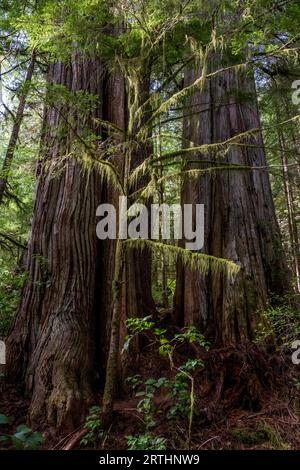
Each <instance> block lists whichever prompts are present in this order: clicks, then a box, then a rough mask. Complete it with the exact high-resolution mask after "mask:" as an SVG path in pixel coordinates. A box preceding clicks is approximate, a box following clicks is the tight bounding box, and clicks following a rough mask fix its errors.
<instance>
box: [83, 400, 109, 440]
mask: <svg viewBox="0 0 300 470" xmlns="http://www.w3.org/2000/svg"><path fill="white" fill-rule="evenodd" d="M100 413H101V408H100V407H99V406H92V407H91V408H90V411H89V414H88V416H87V417H86V420H85V424H84V429H85V430H86V431H87V433H86V434H85V436H84V437H83V438H82V439H81V441H80V445H81V446H91V445H94V444H95V443H96V441H97V440H98V439H100V438H102V437H103V430H102V423H101V418H100Z"/></svg>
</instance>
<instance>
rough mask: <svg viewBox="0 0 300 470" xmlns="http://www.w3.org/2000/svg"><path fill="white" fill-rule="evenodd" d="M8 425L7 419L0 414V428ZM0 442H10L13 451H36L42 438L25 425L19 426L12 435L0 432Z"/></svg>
mask: <svg viewBox="0 0 300 470" xmlns="http://www.w3.org/2000/svg"><path fill="white" fill-rule="evenodd" d="M8 424H9V418H8V417H7V416H5V415H3V414H0V426H1V425H2V426H6V425H8ZM0 442H10V443H11V444H12V445H13V447H14V449H15V450H37V449H39V447H40V446H41V444H42V442H43V436H42V434H41V433H39V432H35V431H33V430H32V429H30V428H29V427H28V426H26V425H25V424H21V425H20V426H18V427H17V429H16V431H15V432H14V433H13V434H6V433H3V432H0Z"/></svg>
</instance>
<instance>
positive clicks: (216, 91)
mask: <svg viewBox="0 0 300 470" xmlns="http://www.w3.org/2000/svg"><path fill="white" fill-rule="evenodd" d="M221 67H222V64H221V61H220V60H219V59H217V57H216V56H215V57H214V59H213V60H212V61H211V71H213V70H217V69H218V68H221ZM200 73H201V70H200V68H198V69H197V68H196V67H195V68H194V69H189V70H186V72H185V79H184V85H185V86H186V85H189V84H191V83H192V82H193V81H194V80H195V79H196V78H198V77H199V74H200ZM185 114H186V115H187V116H186V117H185V118H184V131H183V137H184V142H185V143H186V142H187V141H190V142H191V145H201V144H212V143H216V142H224V141H226V140H227V139H229V138H231V137H233V136H237V135H238V134H240V133H242V132H245V131H248V130H250V129H257V128H259V127H260V121H259V114H258V108H257V102H256V93H255V83H254V77H253V75H252V73H251V72H249V71H248V72H247V73H246V72H238V71H237V70H235V69H230V70H226V71H224V72H222V73H220V74H218V75H216V76H214V77H212V78H211V79H207V81H206V84H205V86H204V89H203V90H202V91H196V92H194V93H193V94H192V95H190V96H189V97H188V99H187V101H186V106H185ZM190 160H193V162H192V161H190V162H188V164H187V168H202V169H207V168H211V167H215V166H219V167H220V165H221V164H222V162H223V163H225V164H235V165H241V166H243V167H245V166H247V167H248V166H250V167H254V168H255V167H256V169H254V170H247V169H244V170H242V169H232V168H231V169H230V170H229V169H227V170H226V169H225V168H226V167H225V168H224V169H222V170H215V171H212V172H211V171H208V172H204V173H203V174H202V175H201V176H200V177H199V178H198V179H197V180H193V181H191V180H188V179H185V181H184V185H183V189H182V203H203V204H204V205H205V244H204V248H203V252H204V253H208V254H211V255H213V256H216V257H221V258H227V259H230V260H233V261H234V262H236V263H238V264H239V265H240V267H241V270H240V272H239V274H238V275H237V276H236V277H235V278H232V277H230V276H226V275H224V274H214V273H210V274H209V275H207V276H203V275H201V274H200V273H197V272H196V273H195V272H191V271H189V270H188V269H186V268H184V267H182V266H178V276H177V290H176V295H175V316H176V321H177V323H179V324H195V325H197V326H198V327H199V328H200V329H201V330H202V331H203V332H205V333H206V334H207V335H208V336H209V337H210V338H211V339H212V340H213V341H214V342H215V343H217V344H223V345H227V346H228V345H230V344H232V345H235V344H238V343H244V342H248V341H249V340H252V339H253V338H254V335H255V329H256V326H257V324H258V323H259V321H260V319H261V318H260V314H259V312H260V311H261V310H262V309H264V308H265V307H266V303H267V299H268V295H269V294H271V293H273V294H282V293H284V291H285V289H286V286H287V285H288V280H287V272H286V266H285V263H284V261H283V254H282V247H281V239H280V233H279V228H278V224H277V221H276V217H275V211H274V205H273V201H272V194H271V188H270V182H269V176H268V171H267V168H266V159H265V154H264V148H263V140H262V136H261V133H260V132H255V133H253V134H252V135H249V136H248V138H247V139H245V138H244V139H242V140H240V141H239V143H238V144H235V145H230V146H224V147H223V156H220V155H218V152H217V151H216V150H214V151H212V150H211V151H210V152H209V153H198V154H197V155H195V154H193V155H192V156H191V157H190ZM259 167H261V168H259Z"/></svg>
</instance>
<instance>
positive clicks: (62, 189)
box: [7, 55, 103, 429]
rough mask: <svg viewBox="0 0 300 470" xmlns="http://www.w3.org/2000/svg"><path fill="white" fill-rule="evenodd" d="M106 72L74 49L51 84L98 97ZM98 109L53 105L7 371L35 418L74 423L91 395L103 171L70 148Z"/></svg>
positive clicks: (58, 423)
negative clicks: (86, 166) (85, 164)
mask: <svg viewBox="0 0 300 470" xmlns="http://www.w3.org/2000/svg"><path fill="white" fill-rule="evenodd" d="M102 72H103V67H102V65H101V63H100V62H99V61H97V60H88V59H83V58H82V57H80V56H78V55H76V57H74V58H73V60H72V62H71V63H70V64H62V63H56V64H54V65H53V66H51V68H50V73H49V84H50V85H51V84H54V85H63V86H65V87H66V89H67V90H69V91H70V92H72V93H75V92H78V91H84V92H87V93H90V94H92V95H94V96H96V97H100V96H101V95H102ZM93 117H102V116H101V110H100V104H99V102H97V103H96V106H95V110H94V111H91V112H90V116H82V115H81V114H80V113H79V112H78V111H74V108H72V107H71V105H70V106H69V105H64V106H61V105H59V104H58V105H56V104H54V105H53V106H50V107H48V109H47V112H46V116H45V119H46V129H45V136H44V142H43V154H44V159H43V161H42V163H41V171H40V177H39V181H38V185H37V191H36V201H35V208H34V216H33V221H32V229H31V235H30V240H29V248H28V256H27V266H26V268H27V270H28V273H29V277H28V280H27V282H26V284H25V286H24V288H23V291H22V297H21V302H20V305H19V308H18V311H17V314H16V319H15V324H14V326H13V329H12V332H11V334H10V336H9V338H8V344H7V349H8V361H7V362H8V363H7V371H8V375H9V378H10V379H12V380H14V381H19V380H21V381H23V382H24V383H25V388H26V392H27V394H28V395H29V396H30V397H31V404H30V410H29V411H30V418H31V420H32V421H38V420H40V419H44V418H45V417H46V418H47V420H48V422H49V423H50V424H53V425H55V426H63V427H65V428H70V429H71V428H73V427H74V426H76V425H77V424H78V423H79V422H80V420H81V419H82V417H83V416H84V413H85V411H86V406H87V404H88V401H89V399H90V398H91V385H92V373H93V346H94V334H95V330H94V323H95V316H94V310H95V290H96V267H97V242H96V217H95V213H96V207H97V205H98V204H99V203H100V195H101V194H100V192H101V184H100V182H101V178H100V175H99V174H98V173H96V172H94V171H90V172H89V171H87V172H86V173H85V172H84V171H83V169H82V166H81V164H80V163H79V162H78V161H77V160H76V159H73V158H72V157H70V156H68V154H69V153H71V152H72V151H76V150H75V145H74V144H75V143H76V145H77V146H78V139H77V137H78V135H81V129H82V128H83V127H84V126H86V127H88V128H89V129H90V130H91V131H96V129H95V124H94V122H93V120H92V118H93ZM67 121H68V122H67ZM83 124H84V126H83ZM70 126H71V128H70ZM77 133H78V134H77Z"/></svg>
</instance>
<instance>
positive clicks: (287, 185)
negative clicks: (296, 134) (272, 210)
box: [278, 129, 300, 292]
mask: <svg viewBox="0 0 300 470" xmlns="http://www.w3.org/2000/svg"><path fill="white" fill-rule="evenodd" d="M278 142H279V146H280V153H281V163H282V178H283V186H284V192H285V199H286V206H287V210H288V227H289V238H290V245H291V255H292V265H293V268H294V275H295V279H296V290H297V291H298V292H300V253H299V235H298V227H297V222H296V217H295V204H294V195H293V189H292V184H291V181H290V174H289V164H288V158H287V155H286V153H285V140H284V136H283V132H282V131H281V130H280V129H278Z"/></svg>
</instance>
